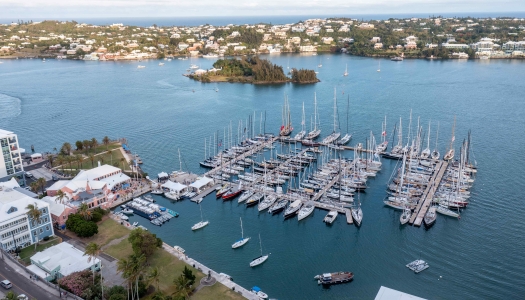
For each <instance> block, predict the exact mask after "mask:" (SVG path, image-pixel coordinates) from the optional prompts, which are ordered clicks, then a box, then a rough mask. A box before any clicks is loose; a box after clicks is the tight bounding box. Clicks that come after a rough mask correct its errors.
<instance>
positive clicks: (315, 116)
mask: <svg viewBox="0 0 525 300" xmlns="http://www.w3.org/2000/svg"><path fill="white" fill-rule="evenodd" d="M314 130H317V94H316V93H315V92H314Z"/></svg>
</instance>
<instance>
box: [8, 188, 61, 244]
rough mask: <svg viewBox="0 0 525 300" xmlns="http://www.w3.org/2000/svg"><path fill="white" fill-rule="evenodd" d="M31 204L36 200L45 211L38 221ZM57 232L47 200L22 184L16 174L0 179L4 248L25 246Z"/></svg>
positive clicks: (35, 202) (42, 210) (41, 209)
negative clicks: (31, 216) (21, 185)
mask: <svg viewBox="0 0 525 300" xmlns="http://www.w3.org/2000/svg"><path fill="white" fill-rule="evenodd" d="M29 204H33V205H35V204H36V205H37V206H38V209H39V210H40V211H41V212H42V216H41V217H40V219H39V220H38V221H37V220H32V219H31V218H30V217H29V216H28V215H27V212H28V209H26V207H27V206H28V205H29ZM54 234H55V233H54V231H53V226H52V225H51V215H50V213H49V205H48V204H47V203H46V202H44V201H41V200H38V199H36V195H35V194H33V193H31V192H29V191H26V190H24V189H22V188H20V186H19V185H18V182H17V181H16V180H15V179H14V178H13V179H11V180H10V181H7V182H2V183H0V245H1V247H2V248H3V249H4V250H6V251H9V250H14V249H15V248H18V247H20V248H24V247H27V246H30V245H32V244H34V243H36V242H38V241H40V240H42V239H43V238H44V237H48V236H53V235H54Z"/></svg>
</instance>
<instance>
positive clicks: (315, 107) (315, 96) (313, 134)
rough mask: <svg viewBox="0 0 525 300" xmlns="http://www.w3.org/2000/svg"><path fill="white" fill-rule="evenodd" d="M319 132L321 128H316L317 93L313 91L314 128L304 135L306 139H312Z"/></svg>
mask: <svg viewBox="0 0 525 300" xmlns="http://www.w3.org/2000/svg"><path fill="white" fill-rule="evenodd" d="M320 134H321V129H318V128H317V95H316V93H314V128H313V130H312V131H310V132H309V133H308V135H307V136H306V139H307V140H313V139H315V138H317V137H318V136H319V135H320Z"/></svg>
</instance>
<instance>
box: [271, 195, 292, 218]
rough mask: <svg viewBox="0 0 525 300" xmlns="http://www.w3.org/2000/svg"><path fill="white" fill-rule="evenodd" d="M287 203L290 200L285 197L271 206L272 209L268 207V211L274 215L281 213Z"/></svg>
mask: <svg viewBox="0 0 525 300" xmlns="http://www.w3.org/2000/svg"><path fill="white" fill-rule="evenodd" d="M286 204H288V200H285V199H283V200H281V201H279V202H277V203H276V204H274V205H273V206H272V207H270V209H268V213H269V214H272V215H273V214H276V213H279V212H281V211H282V210H283V209H284V208H285V207H286Z"/></svg>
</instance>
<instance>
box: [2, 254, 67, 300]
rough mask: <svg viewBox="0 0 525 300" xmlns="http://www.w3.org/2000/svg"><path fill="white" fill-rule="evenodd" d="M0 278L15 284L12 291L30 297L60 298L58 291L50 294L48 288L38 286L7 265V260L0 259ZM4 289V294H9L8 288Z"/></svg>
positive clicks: (50, 299)
mask: <svg viewBox="0 0 525 300" xmlns="http://www.w3.org/2000/svg"><path fill="white" fill-rule="evenodd" d="M0 279H1V280H4V279H7V280H9V281H11V284H12V285H13V288H12V291H13V292H15V293H16V294H18V295H20V294H25V295H26V296H28V297H29V299H38V300H40V299H44V300H46V299H49V300H55V299H59V297H58V291H57V292H56V295H51V294H49V293H48V292H47V291H46V290H44V289H42V288H40V287H39V286H37V285H36V284H35V283H34V282H33V281H32V280H31V279H29V277H26V276H22V275H21V274H20V273H18V272H17V271H15V270H14V269H13V268H11V266H9V265H7V264H6V263H5V261H3V260H1V259H0ZM0 289H2V290H3V291H2V292H3V293H4V294H7V292H8V290H4V289H3V288H0Z"/></svg>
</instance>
